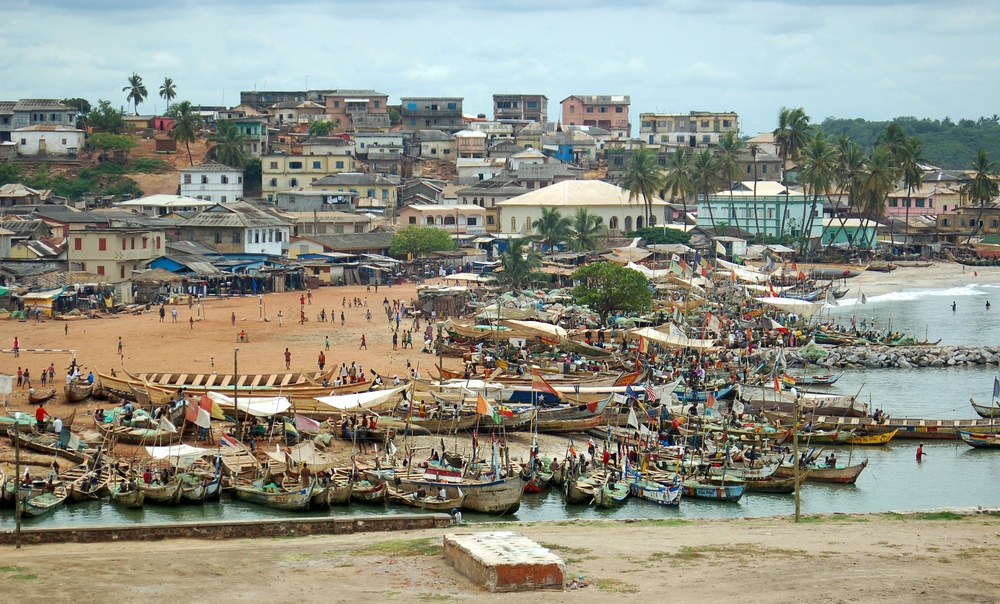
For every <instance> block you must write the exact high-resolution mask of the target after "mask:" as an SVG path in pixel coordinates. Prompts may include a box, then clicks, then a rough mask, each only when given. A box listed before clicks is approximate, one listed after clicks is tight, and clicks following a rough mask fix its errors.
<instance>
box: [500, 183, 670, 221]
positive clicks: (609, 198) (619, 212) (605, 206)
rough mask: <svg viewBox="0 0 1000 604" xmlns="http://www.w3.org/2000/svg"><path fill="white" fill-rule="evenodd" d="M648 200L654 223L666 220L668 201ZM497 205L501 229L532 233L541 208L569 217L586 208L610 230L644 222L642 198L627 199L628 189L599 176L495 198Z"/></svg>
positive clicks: (540, 214) (540, 213)
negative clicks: (555, 210) (599, 178)
mask: <svg viewBox="0 0 1000 604" xmlns="http://www.w3.org/2000/svg"><path fill="white" fill-rule="evenodd" d="M651 202H652V206H653V220H652V222H653V224H654V225H655V224H662V223H667V222H669V220H668V214H669V204H667V202H665V201H663V200H662V199H660V198H659V197H656V198H653V199H652V200H651ZM497 207H498V208H500V228H501V232H504V233H523V234H526V235H527V234H530V233H532V232H533V231H534V230H533V228H532V225H533V224H534V222H535V221H536V220H538V219H539V218H541V217H542V208H555V209H557V210H559V213H560V214H562V215H563V216H565V217H567V218H572V217H573V215H574V214H576V211H577V209H578V208H586V210H587V211H588V212H590V214H592V215H594V216H597V217H599V218H600V219H601V221H602V222H603V223H604V224H605V225H606V226H607V227H608V229H610V230H612V231H625V232H628V231H631V230H634V229H641V228H643V227H645V226H647V225H646V219H645V215H646V214H645V206H644V202H643V201H642V200H641V199H640V200H637V201H629V194H628V191H626V190H625V189H622V188H621V187H616V186H615V185H612V184H609V183H606V182H602V181H600V180H565V181H563V182H559V183H556V184H553V185H551V186H548V187H545V188H542V189H537V190H535V191H531V192H530V193H525V194H524V195H518V196H517V197H512V198H510V199H508V200H507V201H501V202H497Z"/></svg>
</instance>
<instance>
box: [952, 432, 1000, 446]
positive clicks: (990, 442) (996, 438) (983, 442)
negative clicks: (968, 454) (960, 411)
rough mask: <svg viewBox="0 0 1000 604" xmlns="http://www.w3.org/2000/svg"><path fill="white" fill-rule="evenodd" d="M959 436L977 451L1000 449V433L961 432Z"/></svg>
mask: <svg viewBox="0 0 1000 604" xmlns="http://www.w3.org/2000/svg"><path fill="white" fill-rule="evenodd" d="M958 436H959V437H960V438H961V439H962V441H963V442H965V444H967V445H969V446H970V447H975V448H977V449H1000V433H992V434H973V433H972V432H959V433H958Z"/></svg>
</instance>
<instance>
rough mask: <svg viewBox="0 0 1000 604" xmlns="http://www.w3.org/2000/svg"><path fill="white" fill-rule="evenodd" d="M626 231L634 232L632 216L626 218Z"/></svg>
mask: <svg viewBox="0 0 1000 604" xmlns="http://www.w3.org/2000/svg"><path fill="white" fill-rule="evenodd" d="M625 230H626V231H631V230H632V217H631V216H626V217H625Z"/></svg>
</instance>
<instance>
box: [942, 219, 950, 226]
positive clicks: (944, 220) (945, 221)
mask: <svg viewBox="0 0 1000 604" xmlns="http://www.w3.org/2000/svg"><path fill="white" fill-rule="evenodd" d="M941 226H948V219H947V218H942V219H941Z"/></svg>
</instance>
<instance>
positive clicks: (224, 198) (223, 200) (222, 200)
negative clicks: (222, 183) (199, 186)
mask: <svg viewBox="0 0 1000 604" xmlns="http://www.w3.org/2000/svg"><path fill="white" fill-rule="evenodd" d="M219 201H221V202H222V203H226V196H225V195H223V196H222V199H220V200H219Z"/></svg>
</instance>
